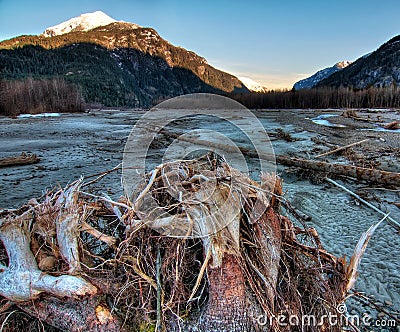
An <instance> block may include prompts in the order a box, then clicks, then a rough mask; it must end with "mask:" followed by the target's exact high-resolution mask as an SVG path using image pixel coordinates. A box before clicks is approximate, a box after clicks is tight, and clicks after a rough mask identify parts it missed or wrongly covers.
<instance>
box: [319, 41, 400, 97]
mask: <svg viewBox="0 0 400 332" xmlns="http://www.w3.org/2000/svg"><path fill="white" fill-rule="evenodd" d="M399 84H400V35H399V36H396V37H394V38H392V39H390V40H389V41H388V42H386V43H385V44H383V45H382V46H380V47H379V48H378V49H377V50H376V51H374V52H372V53H370V54H367V55H366V56H363V57H361V58H359V59H358V60H357V61H355V62H354V63H353V64H352V65H351V66H349V67H347V68H345V69H343V70H341V71H340V72H337V73H334V74H332V75H331V76H329V77H328V78H326V79H324V80H322V81H321V82H319V84H318V86H331V87H352V88H355V89H365V88H369V87H376V88H381V87H388V86H392V85H393V86H398V85H399Z"/></svg>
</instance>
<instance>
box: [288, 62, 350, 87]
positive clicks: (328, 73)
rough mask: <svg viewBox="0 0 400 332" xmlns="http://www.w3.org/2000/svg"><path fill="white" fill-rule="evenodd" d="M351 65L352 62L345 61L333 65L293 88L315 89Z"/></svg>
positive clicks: (301, 81) (299, 82)
mask: <svg viewBox="0 0 400 332" xmlns="http://www.w3.org/2000/svg"><path fill="white" fill-rule="evenodd" d="M349 65H351V61H347V60H345V61H341V62H338V63H336V64H335V65H333V66H332V67H328V68H325V69H322V70H320V71H317V72H316V73H315V74H314V75H312V76H310V77H308V78H305V79H302V80H300V81H298V82H296V83H295V84H294V85H293V88H294V89H295V90H302V89H311V88H313V87H315V86H316V85H317V84H318V83H319V82H321V81H322V80H324V79H325V78H327V77H329V76H331V75H332V74H334V73H336V72H338V71H340V70H342V69H344V68H346V67H347V66H349Z"/></svg>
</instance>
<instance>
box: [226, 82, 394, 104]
mask: <svg viewBox="0 0 400 332" xmlns="http://www.w3.org/2000/svg"><path fill="white" fill-rule="evenodd" d="M230 97H231V98H233V99H235V100H237V101H238V102H240V103H242V104H243V105H245V106H246V107H248V108H398V107H400V88H399V87H397V86H395V85H393V86H390V87H386V88H376V87H370V88H368V89H360V90H356V89H352V88H334V87H319V88H313V89H307V90H306V89H304V90H297V91H296V90H294V89H293V90H271V91H269V92H266V93H256V92H253V93H247V94H232V95H230Z"/></svg>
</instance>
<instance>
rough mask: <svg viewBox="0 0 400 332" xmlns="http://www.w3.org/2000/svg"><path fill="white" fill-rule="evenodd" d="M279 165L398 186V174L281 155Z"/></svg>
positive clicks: (399, 183) (278, 160)
mask: <svg viewBox="0 0 400 332" xmlns="http://www.w3.org/2000/svg"><path fill="white" fill-rule="evenodd" d="M276 161H277V162H278V163H279V164H282V165H286V166H294V167H300V168H307V169H311V170H314V171H318V172H323V173H329V174H335V175H343V176H348V177H351V178H354V179H357V180H362V181H365V182H370V183H377V184H381V185H391V186H400V173H396V172H388V171H382V170H378V169H374V168H365V167H359V166H352V165H345V164H334V163H328V162H324V161H316V160H309V159H303V158H292V157H287V156H282V155H277V156H276Z"/></svg>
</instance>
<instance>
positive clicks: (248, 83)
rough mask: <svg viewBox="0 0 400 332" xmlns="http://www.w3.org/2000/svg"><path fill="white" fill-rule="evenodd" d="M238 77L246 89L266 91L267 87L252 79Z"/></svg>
mask: <svg viewBox="0 0 400 332" xmlns="http://www.w3.org/2000/svg"><path fill="white" fill-rule="evenodd" d="M238 79H239V80H240V81H241V82H242V83H243V84H244V85H245V86H246V88H247V89H249V90H250V91H253V92H267V91H268V89H267V87H266V86H264V85H262V84H260V83H258V82H256V81H253V80H252V79H251V78H248V77H243V76H238Z"/></svg>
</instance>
